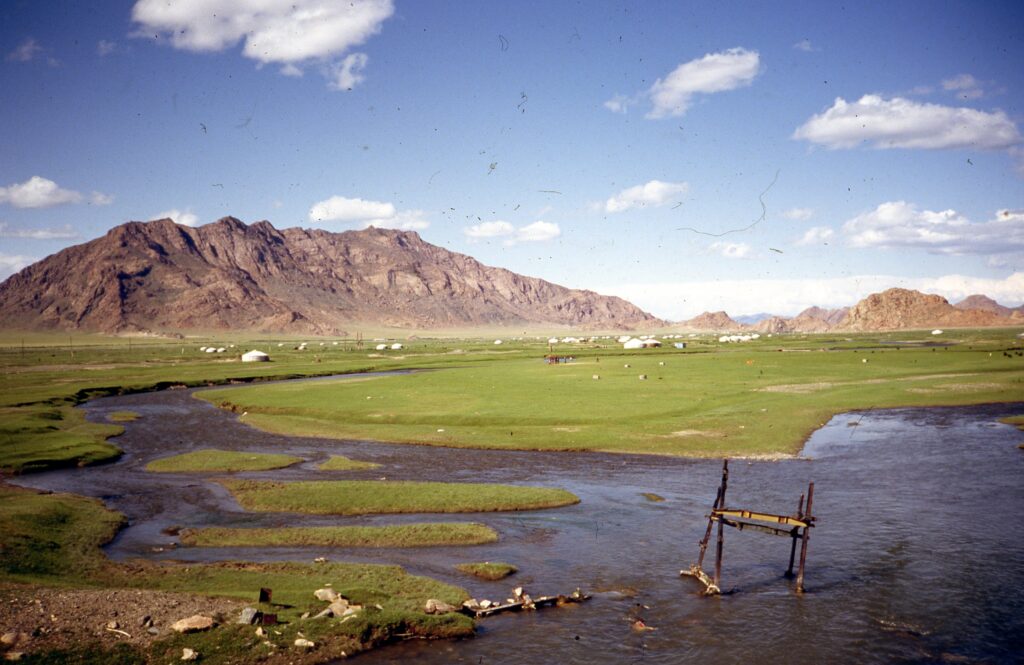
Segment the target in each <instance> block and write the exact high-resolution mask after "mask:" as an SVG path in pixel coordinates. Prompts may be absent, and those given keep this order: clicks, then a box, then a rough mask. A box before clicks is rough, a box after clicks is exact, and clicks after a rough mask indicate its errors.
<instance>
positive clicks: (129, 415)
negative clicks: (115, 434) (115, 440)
mask: <svg viewBox="0 0 1024 665" xmlns="http://www.w3.org/2000/svg"><path fill="white" fill-rule="evenodd" d="M138 419H139V414H137V413H135V412H134V411H114V412H113V413H111V414H110V415H108V416H107V420H109V421H110V422H112V423H130V422H132V421H134V420H138Z"/></svg>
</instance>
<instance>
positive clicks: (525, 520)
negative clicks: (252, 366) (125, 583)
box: [19, 391, 1024, 664]
mask: <svg viewBox="0 0 1024 665" xmlns="http://www.w3.org/2000/svg"><path fill="white" fill-rule="evenodd" d="M86 408H87V410H88V412H89V417H90V418H92V419H95V420H100V419H103V418H104V417H105V416H106V414H108V413H110V412H112V411H117V410H126V409H127V410H132V411H136V412H138V413H140V414H141V415H142V418H141V419H140V420H138V421H136V422H134V423H128V425H127V429H126V432H125V434H124V435H123V436H121V437H119V438H118V439H117V440H116V441H115V443H116V444H117V445H118V446H120V447H121V448H123V449H124V450H125V455H124V457H123V458H122V459H121V460H120V461H119V462H117V463H116V464H112V465H108V466H104V467H96V468H92V469H85V470H65V471H55V472H50V473H45V474H39V475H34V476H27V477H23V478H21V479H19V482H20V483H22V484H25V485H30V486H34V487H40V488H47V489H54V490H63V491H71V492H76V493H80V494H86V495H92V496H98V497H102V498H103V499H104V500H105V502H106V503H107V505H108V506H110V507H111V508H114V509H116V510H119V511H121V512H123V513H125V514H126V515H127V516H128V517H129V519H130V526H129V527H128V528H126V529H125V530H124V531H123V532H122V533H121V534H120V536H119V537H118V538H117V539H116V540H115V541H114V542H113V543H112V544H111V545H110V546H109V547H108V553H109V554H110V556H112V557H114V558H118V559H121V558H132V557H139V556H145V557H152V558H173V559H182V560H194V561H207V560H217V559H239V558H241V559H248V560H283V559H292V560H301V561H310V560H312V559H313V558H314V557H316V556H321V555H323V556H327V557H328V558H330V559H332V560H336V561H338V560H345V561H375V562H380V561H386V562H391V563H398V564H400V565H403V566H405V567H406V568H408V569H409V570H411V571H413V572H416V573H421V574H425V575H430V576H432V577H435V578H438V579H443V580H446V581H449V582H453V583H456V584H459V585H460V586H463V587H465V588H467V589H468V590H469V591H470V593H471V594H473V595H475V596H477V597H480V598H483V597H487V598H494V599H501V598H504V597H505V596H506V595H507V594H508V588H509V587H511V586H513V584H519V585H523V586H525V587H526V588H527V589H528V590H529V591H531V592H532V593H533V594H535V595H540V594H546V593H560V592H561V593H564V592H568V591H571V590H572V589H574V588H576V587H582V588H583V589H585V590H588V591H591V592H594V594H595V595H594V598H593V599H592V600H591V601H590V602H588V603H586V604H584V605H581V606H577V607H568V608H560V609H552V610H545V611H541V612H537V613H530V614H525V615H508V616H499V617H492V618H490V619H486V620H483V621H481V623H480V635H479V637H478V638H477V639H474V640H468V641H462V642H436V643H426V642H411V643H405V644H401V645H397V646H394V647H389V648H386V649H383V650H380V651H378V652H375V653H372V654H369V655H366V656H364V657H361V658H360V662H366V663H392V662H418V663H445V664H448V663H508V662H524V661H540V660H550V659H554V660H555V661H557V662H566V663H576V662H579V663H627V662H649V663H677V662H681V661H683V660H687V659H691V658H705V659H707V662H715V663H719V662H737V663H740V662H765V663H774V662H780V663H781V662H786V663H823V662H844V663H845V662H850V663H854V662H855V663H864V662H899V661H902V662H939V661H942V662H948V661H953V662H1021V654H1024V451H1022V450H1018V448H1017V444H1018V443H1021V442H1022V441H1024V435H1022V434H1021V433H1020V432H1018V431H1017V430H1016V429H1014V428H1012V427H1009V426H1006V425H1001V424H999V423H997V422H996V421H997V419H998V418H1000V417H1003V416H1006V415H1011V414H1016V413H1020V412H1021V410H1022V408H1024V405H1022V404H1018V405H1002V406H983V407H969V408H943V409H908V410H889V411H878V412H872V413H868V414H848V415H840V416H837V417H835V418H833V419H832V420H831V421H830V422H829V423H827V424H826V425H825V426H824V427H822V428H821V429H820V430H818V431H817V432H816V433H815V434H814V435H813V436H812V437H811V439H810V440H809V441H808V443H807V446H806V448H805V450H804V453H803V456H804V457H806V458H809V459H797V460H787V461H781V462H744V461H734V462H733V463H732V465H731V477H730V487H729V504H730V505H735V506H740V507H756V508H762V509H766V510H771V511H777V512H790V511H792V510H793V509H795V501H796V498H797V497H798V496H799V494H800V493H801V492H802V491H804V490H805V488H806V486H807V482H808V481H809V480H814V481H815V483H816V491H815V511H814V512H815V513H816V515H817V516H818V518H819V526H818V527H817V528H816V529H814V531H813V532H812V537H811V541H810V550H809V556H808V573H807V582H806V584H807V589H808V592H807V593H806V594H804V595H802V596H798V595H796V594H795V593H794V592H793V584H792V582H791V581H789V580H786V579H784V578H783V577H782V574H781V573H782V572H783V570H784V568H785V565H786V563H787V561H788V554H789V543H788V540H787V539H784V538H775V537H772V536H768V535H765V534H759V533H754V532H736V531H733V530H727V532H726V541H725V566H724V576H723V587H724V588H725V589H726V590H727V591H730V590H731V591H732V593H728V594H726V595H724V596H722V597H719V598H702V597H699V596H698V595H697V592H698V590H699V589H698V587H697V585H696V583H695V582H693V581H692V580H689V579H686V578H680V577H679V576H678V571H679V570H680V568H685V567H687V566H688V565H689V564H690V563H691V562H692V561H693V560H694V557H695V556H696V551H697V541H698V540H699V539H700V537H701V536H702V535H703V530H704V526H705V520H704V515H705V514H706V511H707V508H708V506H709V504H710V503H711V501H712V499H713V498H714V492H715V488H716V487H717V484H718V480H719V475H720V468H721V467H720V462H718V461H690V460H675V459H665V458H654V457H642V456H610V455H592V454H585V455H572V454H558V453H525V452H495V451H463V450H454V449H442V448H428V447H419V446H393V445H386V444H376V443H366V442H341V441H326V440H318V439H291V438H287V437H281V436H276V435H271V434H264V433H261V432H258V431H255V430H252V429H250V428H248V427H246V426H244V425H242V424H240V423H239V422H238V421H237V420H236V419H235V418H234V417H233V416H232V415H230V414H227V413H224V412H221V411H219V410H217V409H215V408H213V407H211V406H210V405H208V404H206V403H205V402H201V401H199V400H196V399H193V398H192V396H191V391H169V392H162V393H151V394H145V395H131V396H125V397H116V398H106V399H101V400H96V401H94V402H91V403H90V404H89V405H88V406H87V407H86ZM206 447H217V448H224V449H236V450H251V451H260V452H287V453H290V454H294V455H298V456H301V457H304V458H306V459H308V460H310V462H308V463H305V464H302V465H299V466H297V467H293V468H290V469H286V470H280V471H274V472H266V473H254V474H246V475H247V476H249V477H273V478H280V479H302V478H314V477H315V478H326V477H338V478H377V477H381V476H386V477H387V478H389V479H423V480H454V481H483V482H488V481H494V482H506V483H529V484H540V485H552V486H560V487H565V488H567V489H570V490H571V491H573V492H575V493H576V494H577V495H579V496H580V497H581V499H582V503H580V504H579V505H576V506H571V507H567V508H561V509H555V510H547V511H537V512H530V513H508V514H504V513H502V514H484V515H462V516H444V517H437V518H436V519H445V520H448V519H462V520H472V521H480V522H484V523H486V524H489V525H491V526H492V527H494V528H495V529H497V530H498V532H499V533H500V534H501V541H500V542H498V543H496V544H493V545H484V546H477V547H470V548H429V549H415V550H383V551H367V550H322V549H286V548H273V549H248V548H224V549H202V548H179V549H166V547H167V545H168V543H169V542H171V541H173V538H170V537H168V536H166V535H163V534H162V533H161V530H162V529H164V528H166V527H169V526H175V525H181V526H202V525H238V526H294V525H315V524H384V523H396V522H406V521H422V520H423V519H435V517H434V516H426V517H425V516H402V517H363V518H332V517H310V516H301V515H294V514H263V515H254V514H249V513H245V512H244V511H242V510H241V509H240V508H239V507H238V506H237V505H236V504H235V503H234V501H233V500H232V499H231V497H230V496H229V495H228V494H227V493H226V492H225V491H223V490H222V489H221V488H220V487H219V486H218V485H215V484H212V483H210V482H208V481H207V480H206V479H205V478H203V477H195V476H185V475H163V474H160V475H157V474H148V473H146V472H145V471H143V467H144V466H145V464H146V463H147V462H149V461H150V460H152V459H154V458H157V457H161V456H166V455H169V454H172V453H179V452H185V451H188V450H194V449H199V448H206ZM330 454H343V455H348V456H350V457H354V458H356V459H363V460H369V461H375V462H378V463H380V464H382V465H384V466H383V467H381V468H380V469H376V470H373V471H366V472H357V473H352V472H347V473H342V472H333V473H325V472H320V471H317V470H316V469H315V465H316V462H318V461H321V460H323V459H326V457H327V456H328V455H330ZM644 492H652V493H655V494H658V495H660V496H662V497H664V498H665V501H661V502H652V501H649V500H648V499H646V498H644V496H642V493H644ZM161 549H163V551H158V550H161ZM481 560H502V561H509V562H512V563H515V564H516V565H518V566H519V568H520V571H521V572H520V573H519V574H517V575H516V576H515V577H513V578H510V580H506V581H503V582H482V581H478V580H475V579H474V578H467V577H464V576H461V575H460V574H458V573H456V572H455V571H454V570H453V565H454V564H455V563H459V562H464V561H481ZM638 616H639V617H642V618H643V619H644V620H645V622H646V623H647V624H648V625H649V626H651V627H653V628H655V630H651V631H646V632H636V631H634V630H632V629H631V627H630V622H631V620H632V619H633V618H635V617H638ZM963 659H966V660H963Z"/></svg>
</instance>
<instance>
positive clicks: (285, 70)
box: [281, 62, 302, 78]
mask: <svg viewBox="0 0 1024 665" xmlns="http://www.w3.org/2000/svg"><path fill="white" fill-rule="evenodd" d="M281 73H282V74H283V75H285V76H292V77H294V78H302V69H301V68H299V67H297V66H295V65H293V64H292V63H290V62H289V63H288V64H287V65H285V66H284V67H281Z"/></svg>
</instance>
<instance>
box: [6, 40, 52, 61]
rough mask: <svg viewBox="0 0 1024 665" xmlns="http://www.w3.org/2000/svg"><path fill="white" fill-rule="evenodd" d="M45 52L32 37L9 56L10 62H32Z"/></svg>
mask: <svg viewBox="0 0 1024 665" xmlns="http://www.w3.org/2000/svg"><path fill="white" fill-rule="evenodd" d="M42 52H43V47H42V46H40V45H39V42H37V41H36V40H35V39H34V38H32V37H26V38H25V39H24V40H22V42H21V43H20V44H18V46H17V47H16V48H15V49H14V50H13V51H11V52H10V53H8V54H7V57H6V58H5V60H7V61H8V62H31V61H32V60H34V59H35V58H36V56H37V55H39V54H41V53H42Z"/></svg>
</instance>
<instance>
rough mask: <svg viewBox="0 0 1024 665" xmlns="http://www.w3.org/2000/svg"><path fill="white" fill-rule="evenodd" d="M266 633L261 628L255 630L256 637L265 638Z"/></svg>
mask: <svg viewBox="0 0 1024 665" xmlns="http://www.w3.org/2000/svg"><path fill="white" fill-rule="evenodd" d="M266 636H267V631H265V630H263V626H259V627H258V628H256V637H266Z"/></svg>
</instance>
